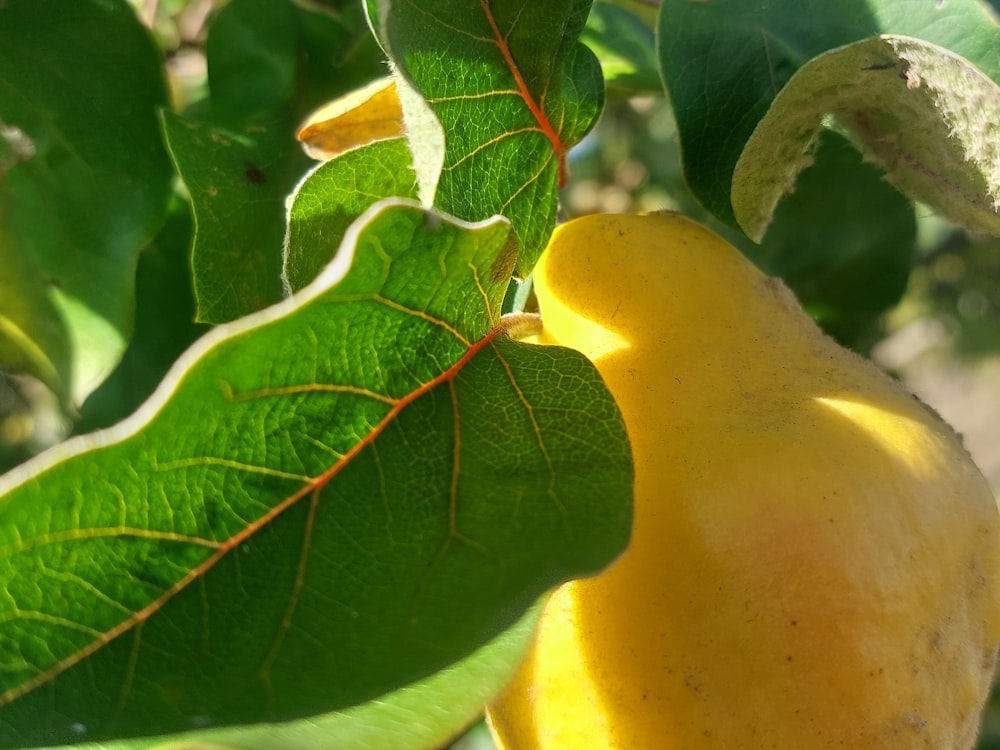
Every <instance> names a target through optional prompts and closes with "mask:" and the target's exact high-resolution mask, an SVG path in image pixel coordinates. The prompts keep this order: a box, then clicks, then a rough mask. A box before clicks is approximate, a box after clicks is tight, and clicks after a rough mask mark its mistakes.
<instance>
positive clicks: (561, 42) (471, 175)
mask: <svg viewBox="0 0 1000 750" xmlns="http://www.w3.org/2000/svg"><path fill="white" fill-rule="evenodd" d="M589 7H590V0H550V1H549V2H544V3H525V2H523V1H521V0H518V2H513V1H512V0H492V2H487V0H478V2H474V3H470V2H466V1H465V0H447V1H446V2H443V1H442V0H414V1H412V2H406V3H389V2H384V0H383V1H381V2H378V3H377V8H376V1H375V0H369V9H370V10H371V11H372V16H373V19H372V25H373V28H375V29H376V31H377V34H378V36H379V39H380V40H381V42H382V45H383V47H384V48H385V49H386V52H387V53H388V54H389V56H390V58H391V59H392V61H393V63H394V64H395V66H396V69H397V70H398V71H399V73H400V74H401V80H400V86H401V88H400V98H401V99H402V102H403V113H404V117H405V118H406V120H407V125H408V128H409V130H410V134H411V138H410V147H411V149H412V150H413V153H414V159H413V162H414V167H415V169H416V171H417V180H418V185H419V186H420V196H421V200H423V201H424V202H426V203H430V202H432V201H433V205H434V206H436V207H438V208H440V209H441V210H442V211H445V212H446V213H449V214H453V215H455V216H459V217H461V218H463V219H467V220H469V221H476V220H481V219H485V218H487V217H489V216H492V215H494V214H500V215H503V216H505V217H507V218H508V219H509V220H510V221H511V223H512V224H513V225H514V229H515V231H516V232H517V237H518V241H519V245H520V248H521V252H520V255H519V261H518V271H519V272H520V273H521V274H522V275H527V273H528V272H529V271H530V270H531V268H532V267H533V266H534V264H535V261H536V260H537V258H538V256H539V255H540V254H541V252H542V250H543V249H544V247H545V244H546V243H547V241H548V238H549V235H550V234H551V232H552V228H553V227H554V226H555V219H556V202H557V198H558V189H559V187H560V185H561V184H562V183H563V182H564V181H565V179H566V153H567V151H568V149H569V148H570V147H571V146H572V145H573V144H575V143H576V142H577V141H579V140H580V139H581V138H582V137H583V136H584V135H585V134H586V133H587V132H588V131H589V130H590V129H591V127H593V125H594V123H595V122H596V120H597V116H598V115H599V114H600V111H601V107H602V105H603V98H604V85H603V80H602V78H601V70H600V64H599V63H598V61H597V59H596V58H595V57H594V54H593V53H592V52H591V51H590V50H589V49H587V48H586V47H585V46H584V45H582V44H580V43H579V42H578V41H577V39H578V37H579V35H580V33H581V31H582V30H583V27H584V24H585V22H586V20H587V13H588V10H589ZM410 86H412V87H413V89H415V93H414V94H413V95H411V96H408V95H407V92H408V89H409V87H410ZM442 129H443V131H442Z"/></svg>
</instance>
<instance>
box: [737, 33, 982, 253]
mask: <svg viewBox="0 0 1000 750" xmlns="http://www.w3.org/2000/svg"><path fill="white" fill-rule="evenodd" d="M828 114H834V115H835V118H836V124H837V125H838V126H840V127H842V128H844V129H845V130H846V131H847V132H848V133H849V134H850V135H851V137H852V138H853V139H854V141H855V142H856V143H857V144H858V147H859V148H860V149H861V150H862V151H863V152H864V154H865V155H866V156H867V157H868V158H869V159H870V160H872V161H874V162H876V163H878V164H879V165H881V166H882V167H883V168H884V169H885V172H886V178H887V179H888V180H889V181H890V182H892V183H893V184H895V185H896V186H897V187H899V189H900V190H902V191H903V192H905V193H906V194H908V195H909V196H910V197H911V198H913V199H914V200H918V201H922V202H923V203H926V204H927V205H929V206H930V207H931V208H933V209H935V210H936V211H937V213H938V214H939V215H941V216H943V217H945V218H947V219H950V220H951V221H954V222H956V223H958V224H961V225H963V226H965V227H966V228H968V229H971V230H973V231H975V232H986V233H990V234H996V235H1000V151H998V149H997V123H1000V86H997V84H995V83H994V82H993V81H991V80H990V79H989V78H987V77H986V76H985V75H983V74H982V73H981V72H980V71H979V70H977V69H976V68H975V67H973V66H972V65H971V64H970V63H969V62H968V61H967V60H965V59H963V58H961V57H959V56H958V55H955V54H953V53H951V52H948V51H947V50H945V49H943V48H941V47H938V46H937V45H934V44H930V43H927V42H922V41H920V40H919V39H911V38H909V37H898V36H888V35H886V36H882V37H877V38H875V39H869V40H866V41H863V42H857V43H855V44H849V45H846V46H844V47H841V48H839V49H836V50H831V51H830V52H826V53H824V54H822V55H820V56H819V57H817V58H815V59H813V60H812V61H810V62H809V63H807V64H806V65H805V66H804V67H803V68H802V69H801V70H799V71H798V72H797V73H796V74H795V75H794V76H793V77H792V80H791V81H789V83H788V85H787V86H785V88H784V89H783V90H782V91H781V93H779V94H778V96H777V98H776V99H775V100H774V104H773V105H772V107H771V109H770V110H769V111H768V113H767V115H765V117H764V119H763V120H761V122H760V124H759V125H758V126H757V129H756V130H755V131H754V133H753V135H752V136H751V138H750V140H749V141H748V142H747V145H746V149H745V150H744V152H743V155H742V156H741V157H740V160H739V161H738V162H737V164H736V169H735V171H734V173H733V195H732V199H733V209H734V211H735V215H736V219H737V221H738V222H739V223H740V225H741V226H742V227H743V229H744V231H745V232H746V233H747V234H748V235H749V236H751V237H754V238H759V237H760V236H761V235H762V234H763V233H764V229H765V228H766V227H767V225H768V223H769V222H770V220H771V214H772V212H773V210H774V206H775V205H776V204H777V202H778V200H779V199H780V198H781V196H782V195H784V194H785V193H787V192H790V191H791V190H792V189H793V187H794V182H795V178H796V176H797V175H798V172H799V170H800V169H802V168H803V167H804V166H805V165H806V164H808V163H809V161H810V159H811V151H812V146H813V144H814V142H815V141H816V138H817V135H818V133H819V132H820V131H821V130H822V128H823V122H824V117H825V116H826V115H828Z"/></svg>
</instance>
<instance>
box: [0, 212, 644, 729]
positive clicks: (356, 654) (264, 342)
mask: <svg viewBox="0 0 1000 750" xmlns="http://www.w3.org/2000/svg"><path fill="white" fill-rule="evenodd" d="M514 247H515V240H514V236H513V233H512V231H511V228H510V225H509V224H508V223H507V222H505V221H503V220H500V219H492V220H489V221H486V222H483V223H481V224H478V225H466V224H463V223H460V222H456V221H454V220H450V219H448V218H446V217H444V216H441V215H436V214H429V213H425V212H424V211H423V210H421V209H419V208H417V207H416V206H415V205H413V204H409V203H405V202H401V201H400V200H398V199H394V200H390V201H385V202H382V203H380V204H377V205H376V206H374V207H372V209H370V210H369V211H368V212H367V213H366V214H365V215H364V216H362V217H361V218H360V219H359V220H358V221H357V222H356V223H355V225H354V226H353V227H352V229H351V230H350V231H349V232H348V233H347V236H346V237H345V240H344V243H343V244H342V247H341V250H340V252H339V253H338V254H337V256H336V258H335V259H334V261H333V263H332V264H331V265H330V266H329V267H327V269H325V270H324V271H323V273H321V274H320V276H319V278H318V279H317V280H316V282H315V283H314V284H313V285H311V286H309V287H308V288H306V289H304V290H303V291H302V292H301V293H300V294H299V295H297V296H296V297H293V298H291V299H289V300H287V301H286V302H284V303H282V304H280V305H278V306H275V307H273V308H269V309H267V310H264V311H262V312H260V313H258V314H257V315H255V316H252V317H250V318H248V319H244V320H241V321H238V322H235V323H232V324H228V325H224V326H220V327H218V328H216V329H215V330H214V331H212V332H211V333H210V334H208V335H207V336H206V337H205V338H204V339H202V340H201V341H200V342H199V343H198V344H196V345H195V346H194V347H193V348H192V349H190V350H189V351H188V352H187V353H186V354H185V355H184V356H183V357H182V358H181V360H180V361H179V362H178V364H177V365H176V366H175V367H174V369H173V370H172V371H171V373H170V374H169V375H168V377H167V379H166V380H165V382H164V383H163V384H162V386H161V387H160V389H159V390H158V392H157V393H156V394H155V395H154V396H153V398H152V399H151V400H150V401H149V402H147V404H146V405H145V406H144V407H143V408H142V409H141V410H140V411H139V412H138V413H137V414H136V415H135V416H134V417H132V418H130V419H129V420H128V421H126V422H124V423H122V424H121V425H119V426H118V427H116V428H113V429H112V430H110V431H108V432H105V433H99V434H98V435H96V436H92V437H87V438H81V439H76V440H73V441H70V442H69V443H67V444H65V445H64V446H62V447H60V448H58V449H56V450H54V451H52V452H50V453H48V454H45V455H43V456H42V457H40V458H39V459H37V460H35V461H33V462H31V463H29V464H26V465H24V466H22V467H20V468H19V469H18V470H15V472H13V473H12V474H10V475H8V476H7V477H6V478H5V479H4V480H3V481H0V495H2V499H0V581H2V582H3V585H2V586H0V712H2V716H3V722H2V723H0V746H2V747H18V746H26V745H39V744H56V743H65V742H72V741H82V740H90V741H100V740H102V739H107V738H113V737H126V736H135V735H143V736H145V735H152V734H156V733H169V732H178V731H183V730H190V729H195V728H206V727H208V726H216V725H218V726H222V725H234V724H247V723H254V722H274V721H283V720H292V719H295V718H300V717H305V716H309V715H312V714H318V713H324V712H328V711H331V710H334V709H338V708H345V707H348V706H352V705H356V704H360V703H363V702H364V701H366V700H370V699H372V698H375V697H377V696H379V695H382V694H384V693H386V692H387V691H392V690H396V689H398V688H401V687H403V686H404V685H406V684H408V683H411V682H414V681H417V680H421V679H423V678H425V677H426V676H428V675H430V674H431V673H433V672H435V671H436V670H439V669H441V668H443V667H446V666H447V665H449V664H452V663H454V662H456V661H457V660H459V659H461V658H463V657H465V656H467V655H469V654H471V653H472V652H473V651H474V650H475V649H477V648H479V647H481V646H482V645H483V644H485V643H487V642H488V641H489V640H490V639H492V638H494V637H495V636H496V635H497V634H498V633H500V632H501V631H503V630H504V629H505V628H507V627H509V626H511V625H512V624H513V623H514V622H515V621H517V620H518V619H519V618H520V617H521V615H522V613H523V612H524V611H525V610H526V608H527V607H529V606H530V605H531V603H532V602H533V601H535V599H536V598H537V597H538V596H540V595H541V594H542V593H543V591H545V590H546V589H547V588H548V587H550V586H552V585H553V584H555V583H557V582H559V581H561V580H564V579H566V578H569V577H572V576H577V575H581V574H586V573H589V572H593V571H596V570H598V569H600V568H601V567H602V566H604V565H605V564H607V563H608V562H609V561H610V560H611V559H612V558H613V557H614V556H615V555H616V554H617V553H618V552H619V551H620V550H621V549H622V548H623V546H624V545H625V543H626V541H627V538H628V533H629V527H630V497H631V491H630V476H631V461H630V456H629V451H628V441H627V438H626V435H625V431H624V425H623V424H622V422H621V418H620V415H619V413H618V411H617V408H616V407H615V404H614V402H613V400H612V398H611V396H610V394H609V393H608V392H607V390H606V388H605V387H604V385H603V383H602V381H601V379H600V377H599V375H598V374H597V373H596V371H595V370H594V368H593V367H592V365H591V364H590V363H589V362H587V361H586V359H585V358H583V357H582V355H580V354H578V353H576V352H573V351H570V350H567V349H562V348H558V347H539V346H533V345H529V344H525V343H520V342H517V341H514V340H511V339H510V338H508V337H507V335H506V334H505V331H506V324H505V323H504V322H503V321H502V320H501V319H500V317H499V309H500V303H501V300H502V298H503V295H504V291H505V290H506V288H507V282H508V280H509V276H510V272H511V269H512V268H513V265H514V252H513V248H514ZM493 687H495V685H494V686H493ZM427 700H432V698H428V699H427Z"/></svg>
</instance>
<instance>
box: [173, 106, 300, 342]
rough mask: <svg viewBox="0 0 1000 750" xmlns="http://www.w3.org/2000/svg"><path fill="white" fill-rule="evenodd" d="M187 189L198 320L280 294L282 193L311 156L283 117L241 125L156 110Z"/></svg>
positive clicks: (220, 317)
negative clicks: (247, 126)
mask: <svg viewBox="0 0 1000 750" xmlns="http://www.w3.org/2000/svg"><path fill="white" fill-rule="evenodd" d="M163 127H164V133H165V134H166V137H167V143H168V144H169V147H170V154H171V156H172V157H173V159H174V162H175V164H176V166H177V171H178V172H179V173H180V176H181V178H182V179H183V180H184V185H185V187H186V188H187V189H188V192H189V193H190V195H191V205H192V208H193V211H194V219H195V234H194V250H193V258H192V265H193V273H194V288H195V299H196V301H197V319H198V320H199V321H201V322H205V323H218V322H223V321H227V320H233V319H235V318H238V317H240V316H243V315H248V314H250V313H252V312H255V311H257V310H260V309H261V308H263V307H266V306H267V305H269V304H273V303H274V302H277V301H278V300H280V299H281V298H282V296H283V289H282V284H281V246H282V242H283V239H284V235H285V219H284V216H285V198H286V197H287V196H288V194H289V193H290V192H291V191H292V189H293V187H294V186H295V184H296V183H297V182H298V181H299V179H301V176H302V175H303V174H304V173H305V172H306V170H307V168H308V165H309V164H310V162H309V161H308V159H307V158H306V156H305V154H303V153H302V150H301V149H300V148H299V147H298V144H297V143H295V141H294V139H293V137H292V134H291V131H292V126H291V121H290V120H280V119H279V120H278V121H277V122H276V123H269V124H267V125H257V126H255V127H254V128H252V129H251V130H250V132H240V131H234V130H229V129H226V128H222V127H219V126H216V125H211V124H208V123H200V122H194V121H190V120H186V119H184V118H183V117H180V116H179V115H175V114H173V113H172V112H164V113H163Z"/></svg>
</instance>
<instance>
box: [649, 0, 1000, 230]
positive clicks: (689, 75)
mask: <svg viewBox="0 0 1000 750" xmlns="http://www.w3.org/2000/svg"><path fill="white" fill-rule="evenodd" d="M658 33H659V37H658V40H659V45H658V54H659V57H660V65H661V70H662V73H663V79H664V81H665V83H666V86H667V90H668V93H669V95H670V98H671V101H672V103H673V107H674V111H675V113H676V116H677V126H678V130H679V134H680V141H681V146H682V150H683V158H684V166H685V176H686V178H687V181H688V183H689V185H690V187H691V190H692V192H693V193H694V194H695V195H696V196H697V198H698V199H699V200H700V201H701V202H702V203H703V204H704V205H705V207H706V208H708V210H709V211H711V212H712V213H713V214H715V215H716V216H717V217H718V218H719V219H721V220H722V221H724V222H726V223H729V224H732V225H734V226H735V225H736V219H735V215H734V213H733V208H732V205H731V203H730V190H731V188H732V176H733V170H734V169H735V166H736V162H737V160H738V159H739V157H740V154H741V153H742V151H743V148H744V145H745V144H746V142H747V140H748V139H749V138H750V135H751V133H753V131H754V129H755V128H756V126H757V123H758V122H759V121H760V120H761V118H763V117H764V115H765V113H766V112H767V111H768V109H769V107H770V106H771V102H772V101H773V100H774V97H775V96H776V95H777V94H778V92H779V91H780V90H781V89H782V88H783V87H784V86H785V84H786V83H787V82H788V81H789V79H790V78H791V77H792V75H793V74H794V73H795V71H796V70H798V69H799V68H800V67H801V66H802V65H804V64H805V63H806V62H808V61H809V60H810V59H811V58H813V57H815V56H816V55H819V54H820V53H822V52H826V51H827V50H831V49H833V48H835V47H840V46H842V45H846V44H849V43H851V42H856V41H861V40H863V39H866V38H868V37H872V36H875V35H877V34H882V33H887V34H900V35H907V36H912V37H917V38H920V39H924V40H926V41H929V42H932V43H934V44H938V45H940V46H942V47H945V48H947V49H950V50H952V51H954V52H956V53H957V54H960V55H962V56H963V57H965V58H966V59H968V60H970V61H971V62H972V63H973V64H975V65H977V66H979V67H980V69H981V70H983V72H984V73H986V75H987V76H988V77H990V78H991V79H993V80H994V81H1000V58H998V57H997V56H996V50H997V49H998V48H1000V27H998V26H997V24H996V22H995V21H994V20H993V18H992V16H991V15H990V12H989V9H988V8H987V7H986V6H985V5H984V4H983V3H982V2H979V0H949V2H946V3H937V2H910V1H909V0H871V1H869V0H775V1H774V2H768V3H760V2H757V0H713V1H712V2H710V3H706V2H690V1H689V0H666V2H664V4H663V8H662V10H661V13H660V19H659V27H658Z"/></svg>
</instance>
